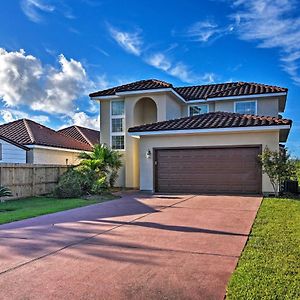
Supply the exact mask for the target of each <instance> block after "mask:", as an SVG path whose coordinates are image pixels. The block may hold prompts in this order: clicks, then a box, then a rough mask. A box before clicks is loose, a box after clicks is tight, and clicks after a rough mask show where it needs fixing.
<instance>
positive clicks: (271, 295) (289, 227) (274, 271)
mask: <svg viewBox="0 0 300 300" xmlns="http://www.w3.org/2000/svg"><path fill="white" fill-rule="evenodd" d="M226 299H230V300H231V299H247V300H249V299H292V300H295V299H300V200H293V199H274V198H267V199H264V200H263V203H262V205H261V208H260V210H259V212H258V215H257V218H256V220H255V223H254V226H253V228H252V232H251V236H250V238H249V241H248V243H247V245H246V247H245V249H244V252H243V254H242V256H241V258H240V260H239V263H238V267H237V269H236V270H235V272H234V273H233V276H232V278H231V280H230V282H229V286H228V289H227V298H226Z"/></svg>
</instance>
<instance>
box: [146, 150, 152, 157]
mask: <svg viewBox="0 0 300 300" xmlns="http://www.w3.org/2000/svg"><path fill="white" fill-rule="evenodd" d="M151 154H152V153H151V151H150V149H148V151H147V152H146V158H148V159H149V158H151Z"/></svg>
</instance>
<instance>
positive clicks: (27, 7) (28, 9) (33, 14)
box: [21, 0, 55, 23]
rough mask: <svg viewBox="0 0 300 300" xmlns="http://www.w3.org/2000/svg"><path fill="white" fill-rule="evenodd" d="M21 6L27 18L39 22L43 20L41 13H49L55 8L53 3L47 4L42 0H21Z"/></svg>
mask: <svg viewBox="0 0 300 300" xmlns="http://www.w3.org/2000/svg"><path fill="white" fill-rule="evenodd" d="M21 8H22V10H23V12H24V14H25V15H26V16H27V17H28V18H29V20H31V21H32V22H35V23H39V22H41V21H42V20H43V19H42V16H41V13H43V12H44V13H45V12H48V13H49V12H53V11H54V10H55V7H54V6H53V5H49V4H47V3H46V2H45V1H43V0H22V1H21Z"/></svg>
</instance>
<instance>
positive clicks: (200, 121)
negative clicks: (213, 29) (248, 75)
mask: <svg viewBox="0 0 300 300" xmlns="http://www.w3.org/2000/svg"><path fill="white" fill-rule="evenodd" d="M90 97H91V99H92V100H94V101H100V132H101V135H100V142H101V143H105V144H108V145H110V146H111V147H112V148H113V149H116V150H118V151H120V152H121V153H122V154H123V159H124V167H123V169H122V170H121V172H120V177H119V185H120V186H123V187H127V188H139V189H140V190H145V191H151V192H159V193H170V192H174V193H244V194H251V193H262V192H264V193H270V192H272V186H271V184H270V181H269V179H268V177H267V176H266V175H265V174H262V170H261V166H260V164H259V161H258V154H260V153H261V151H262V149H263V148H264V147H266V146H268V147H269V148H270V149H272V150H278V149H279V143H284V142H286V140H287V137H288V134H289V130H290V127H291V124H292V122H291V121H290V120H287V119H282V118H281V116H280V115H279V114H280V113H282V112H284V109H285V105H286V98H287V89H286V88H281V87H277V86H270V85H264V84H257V83H247V82H232V83H224V84H212V85H199V86H186V87H174V86H173V85H172V84H170V83H167V82H163V81H160V80H155V79H151V80H141V81H138V82H133V83H129V84H126V85H122V86H117V87H114V88H111V89H107V90H103V91H98V92H95V93H92V94H90Z"/></svg>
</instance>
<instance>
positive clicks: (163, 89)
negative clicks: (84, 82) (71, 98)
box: [90, 88, 187, 103]
mask: <svg viewBox="0 0 300 300" xmlns="http://www.w3.org/2000/svg"><path fill="white" fill-rule="evenodd" d="M159 92H171V93H173V94H174V95H175V96H176V97H177V98H179V99H180V100H181V101H183V102H184V103H187V101H186V100H185V99H184V98H183V97H182V96H180V95H179V94H178V93H177V92H176V91H175V90H174V89H173V88H159V89H148V90H133V91H124V92H116V93H115V95H110V96H98V97H97V96H96V97H90V98H91V99H92V100H109V99H116V98H120V96H125V95H138V94H147V93H159Z"/></svg>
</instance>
